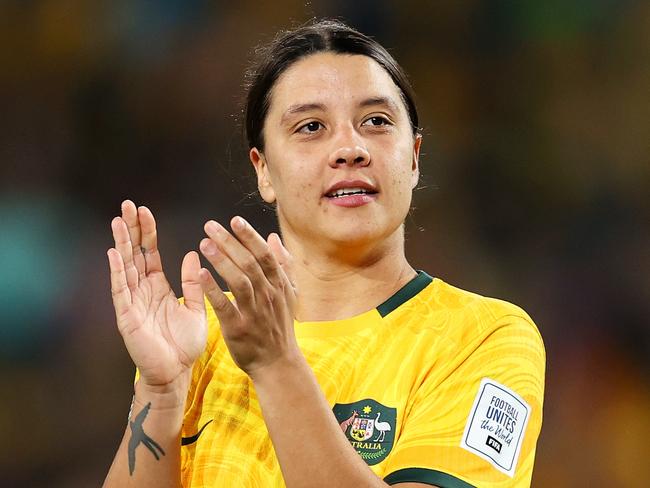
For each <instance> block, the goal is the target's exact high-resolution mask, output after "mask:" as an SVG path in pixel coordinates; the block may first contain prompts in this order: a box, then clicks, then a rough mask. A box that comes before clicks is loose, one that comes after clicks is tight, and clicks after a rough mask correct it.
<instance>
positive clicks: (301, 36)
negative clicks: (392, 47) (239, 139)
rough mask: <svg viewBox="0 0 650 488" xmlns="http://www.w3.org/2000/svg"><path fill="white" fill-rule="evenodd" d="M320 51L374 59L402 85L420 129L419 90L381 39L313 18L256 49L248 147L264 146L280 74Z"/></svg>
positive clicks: (249, 87)
mask: <svg viewBox="0 0 650 488" xmlns="http://www.w3.org/2000/svg"><path fill="white" fill-rule="evenodd" d="M318 52H333V53H338V54H360V55H363V56H368V57H369V58H371V59H374V60H375V61H376V62H377V63H378V64H379V65H380V66H382V67H383V68H384V69H385V70H386V72H387V73H388V74H389V75H390V77H391V78H392V80H393V82H394V83H395V85H397V87H398V88H399V89H400V92H401V95H402V101H403V102H404V104H405V105H406V108H407V111H408V115H409V120H410V122H411V126H412V128H413V133H414V134H417V133H418V130H419V128H418V112H417V109H416V107H415V101H414V98H415V94H414V92H413V88H412V87H411V84H410V83H409V81H408V78H407V76H406V73H405V72H404V70H403V69H402V68H401V67H400V65H399V64H397V61H395V59H394V58H393V57H392V56H391V55H390V54H389V52H388V51H386V49H385V48H384V47H383V46H382V45H381V44H379V43H378V42H377V41H375V40H373V39H371V38H370V37H368V36H366V35H364V34H362V33H360V32H358V31H356V30H354V29H352V28H351V27H349V26H347V25H346V24H344V23H343V22H340V21H337V20H320V21H316V20H312V21H311V22H309V23H308V24H305V25H303V26H301V27H298V28H296V29H293V30H289V31H282V32H280V33H279V34H278V35H277V36H276V37H275V39H274V40H273V41H272V42H271V43H270V44H268V45H266V46H262V47H260V48H258V49H257V50H256V51H255V54H256V59H257V61H256V62H255V63H254V64H253V66H252V67H251V68H250V69H249V70H248V72H247V75H246V87H247V93H246V101H245V106H244V110H243V113H244V117H245V120H244V130H245V135H246V140H247V142H248V147H249V149H250V148H253V147H257V148H258V149H259V150H260V151H263V150H264V134H263V130H264V122H265V120H266V115H267V113H268V111H269V105H270V102H271V100H270V98H271V90H272V89H273V86H274V85H275V82H276V81H277V79H278V78H279V77H280V75H281V74H282V73H283V72H284V71H285V70H286V69H287V68H289V67H290V66H291V65H292V64H293V63H295V62H296V61H298V60H299V59H301V58H304V57H306V56H309V55H311V54H315V53H318Z"/></svg>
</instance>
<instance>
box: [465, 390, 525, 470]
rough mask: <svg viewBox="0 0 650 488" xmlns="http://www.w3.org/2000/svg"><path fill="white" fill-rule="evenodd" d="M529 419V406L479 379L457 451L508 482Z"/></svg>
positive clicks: (520, 399) (513, 394)
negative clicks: (480, 460)
mask: <svg viewBox="0 0 650 488" xmlns="http://www.w3.org/2000/svg"><path fill="white" fill-rule="evenodd" d="M529 417H530V405H528V404H527V403H526V401H525V400H524V399H523V398H521V397H520V396H519V395H517V393H515V392H514V391H512V390H511V389H510V388H508V387H507V386H503V385H502V384H500V383H497V382H496V381H494V380H491V379H490V378H483V379H482V380H481V385H480V386H479V389H478V393H477V394H476V399H475V400H474V405H473V406H472V410H471V411H470V414H469V417H468V418H467V424H465V432H464V433H463V438H462V440H461V441H460V447H462V448H463V449H466V450H468V451H469V452H472V453H474V454H476V455H477V456H479V457H482V458H483V459H485V460H486V461H488V462H489V463H490V464H492V466H494V467H495V468H496V469H498V470H499V471H501V472H502V473H505V474H507V475H508V476H510V477H511V478H512V477H513V476H514V474H515V468H516V467H517V460H518V459H519V452H520V450H521V444H522V442H523V439H524V434H525V432H526V425H527V424H528V418H529Z"/></svg>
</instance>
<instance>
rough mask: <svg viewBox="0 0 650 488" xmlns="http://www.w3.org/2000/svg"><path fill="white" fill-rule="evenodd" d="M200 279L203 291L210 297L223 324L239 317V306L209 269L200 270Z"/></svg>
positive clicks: (211, 303)
mask: <svg viewBox="0 0 650 488" xmlns="http://www.w3.org/2000/svg"><path fill="white" fill-rule="evenodd" d="M199 281H200V283H201V288H202V290H203V293H204V294H205V296H206V297H207V298H208V301H209V302H210V305H212V308H213V309H214V312H215V313H216V314H217V318H218V319H219V322H220V323H221V324H230V323H233V321H234V320H236V319H238V318H239V311H238V310H237V307H235V305H234V304H233V303H232V302H231V301H230V300H229V299H228V297H227V296H226V294H225V293H224V292H223V290H222V289H221V287H219V285H218V284H217V282H216V281H215V279H214V278H213V277H212V274H211V273H210V272H209V271H208V270H207V269H205V268H201V269H200V270H199Z"/></svg>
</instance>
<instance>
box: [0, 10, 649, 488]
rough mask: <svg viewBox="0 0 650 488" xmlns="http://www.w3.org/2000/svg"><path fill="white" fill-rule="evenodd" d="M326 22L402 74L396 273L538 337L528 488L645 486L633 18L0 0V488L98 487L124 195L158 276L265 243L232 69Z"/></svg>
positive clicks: (117, 408)
mask: <svg viewBox="0 0 650 488" xmlns="http://www.w3.org/2000/svg"><path fill="white" fill-rule="evenodd" d="M314 15H316V16H337V17H340V18H343V19H345V20H347V21H349V22H350V23H351V24H352V25H354V26H356V27H358V28H359V29H361V30H362V31H364V32H366V33H368V34H371V35H373V36H375V37H376V38H377V39H378V40H380V41H381V42H382V43H383V44H384V45H386V46H388V47H389V48H390V49H391V51H392V52H393V54H394V55H395V56H396V57H397V59H398V60H399V61H400V62H401V63H402V64H403V66H404V67H405V68H406V70H407V71H408V72H409V73H410V75H411V78H412V81H413V84H414V86H415V90H416V93H417V94H418V103H419V109H420V112H421V120H422V124H423V126H424V134H425V140H424V146H423V147H424V153H425V154H424V157H423V161H422V170H423V173H424V177H423V181H422V185H421V188H420V189H419V190H418V191H417V193H416V197H415V206H416V210H415V211H414V212H413V214H412V216H411V217H409V219H408V226H407V230H408V252H409V255H410V257H411V259H412V262H413V263H414V264H415V265H417V267H419V268H422V269H425V270H427V271H428V272H429V273H431V274H434V275H436V276H439V277H441V278H443V279H445V280H446V281H448V282H450V283H452V284H456V285H458V286H461V287H463V288H466V289H470V290H475V291H477V292H480V293H482V294H486V295H490V296H497V297H502V298H507V299H508V300H510V301H513V302H515V303H517V304H519V305H521V306H522V307H524V308H525V309H526V310H527V311H528V312H529V313H530V314H531V315H532V316H533V318H534V319H535V320H536V322H537V323H538V325H539V328H540V329H541V331H542V334H543V336H544V338H545V342H546V347H547V354H548V366H547V367H548V369H547V393H546V403H545V422H544V427H543V430H542V436H541V439H540V441H539V445H538V454H537V464H536V471H535V474H534V478H533V486H534V487H551V486H552V487H582V486H584V487H599V486H616V487H645V486H648V484H647V483H648V481H647V480H648V478H650V464H649V463H648V460H647V457H648V454H650V448H649V447H648V446H649V444H648V442H649V439H650V324H649V317H650V313H649V312H650V225H649V224H650V2H648V1H641V0H638V1H634V0H543V1H542V0H540V1H537V0H519V1H517V0H511V1H506V0H463V1H455V0H443V1H431V2H429V1H424V0H421V1H416V0H402V1H399V2H397V1H388V0H374V1H368V0H357V1H355V2H347V1H343V0H333V1H328V2H324V1H323V2H318V1H311V2H305V1H304V0H303V1H291V0H277V1H275V2H254V1H247V0H242V1H239V2H224V1H208V0H160V1H158V2H150V1H144V0H114V1H111V2H107V1H88V0H31V1H28V0H3V1H2V2H0V165H1V166H0V309H1V310H2V316H1V317H0V368H1V371H0V392H1V393H0V395H1V396H2V401H0V433H1V434H2V438H3V439H4V441H3V442H2V443H0V485H1V486H3V487H7V488H9V487H14V486H15V487H18V486H20V487H35V488H36V487H72V488H75V487H89V486H98V485H99V484H101V481H102V480H103V477H104V475H105V473H106V471H107V469H108V466H109V464H110V462H111V459H112V456H113V454H114V451H115V449H116V447H117V445H118V442H119V439H120V438H121V435H122V432H123V429H124V426H125V418H126V414H127V411H128V407H129V402H130V399H131V380H132V375H133V371H132V366H131V363H130V360H129V357H128V355H127V353H126V351H125V349H124V348H123V345H122V342H121V339H120V337H119V335H118V333H117V330H116V328H115V325H114V317H113V311H112V307H111V303H110V292H109V282H108V272H107V271H108V266H107V262H106V257H105V250H106V249H107V248H108V247H109V246H110V245H111V240H110V229H109V222H110V220H111V218H112V217H113V216H114V215H116V214H117V212H118V211H119V204H120V202H121V200H122V199H123V198H125V197H130V198H132V199H134V200H135V201H136V202H137V203H145V204H147V205H149V206H150V207H151V208H152V209H153V210H154V212H155V214H156V215H157V217H158V220H159V232H160V237H161V248H162V251H163V256H164V260H165V264H166V269H167V272H168V273H169V275H170V276H171V279H172V282H173V285H174V286H175V287H176V289H177V290H178V283H179V281H178V280H179V266H180V259H181V256H182V255H183V253H184V252H186V251H187V250H189V249H192V248H196V246H197V244H198V241H199V240H200V238H201V234H202V233H201V229H202V224H203V222H204V221H205V220H206V219H208V218H216V219H221V220H225V219H227V218H229V217H230V216H232V215H233V214H235V213H238V214H242V215H244V216H245V217H246V218H248V219H250V220H251V221H252V222H253V223H254V224H255V225H256V226H258V228H260V229H262V230H263V231H270V230H271V229H274V227H275V223H274V218H273V215H272V213H271V212H269V211H268V210H265V209H264V208H263V207H262V206H260V205H259V203H258V200H257V199H256V198H255V196H254V195H253V196H251V192H253V191H254V185H253V180H252V178H251V176H252V170H251V168H249V166H248V164H247V162H246V156H245V152H244V151H243V143H242V138H241V133H240V130H239V128H238V125H237V119H238V117H237V115H238V101H239V98H240V96H241V93H242V92H241V82H242V75H243V71H244V69H245V66H246V63H247V59H248V56H249V53H250V50H251V48H252V47H253V46H254V45H255V44H257V43H259V42H262V41H264V40H267V39H268V38H269V36H270V35H271V34H272V33H273V32H275V31H276V30H277V29H279V28H282V27H286V26H288V25H289V24H290V23H291V22H292V21H293V22H302V21H304V20H306V19H308V18H310V17H311V16H314Z"/></svg>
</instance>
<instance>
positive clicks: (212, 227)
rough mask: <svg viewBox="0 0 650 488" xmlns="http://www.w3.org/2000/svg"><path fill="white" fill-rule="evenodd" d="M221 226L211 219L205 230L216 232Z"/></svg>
mask: <svg viewBox="0 0 650 488" xmlns="http://www.w3.org/2000/svg"><path fill="white" fill-rule="evenodd" d="M220 227H221V226H220V225H219V224H217V223H216V222H215V221H214V220H210V221H208V222H207V223H206V224H205V230H206V231H207V232H212V233H215V234H216V233H217V232H219V228H220Z"/></svg>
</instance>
